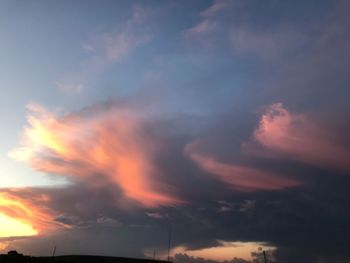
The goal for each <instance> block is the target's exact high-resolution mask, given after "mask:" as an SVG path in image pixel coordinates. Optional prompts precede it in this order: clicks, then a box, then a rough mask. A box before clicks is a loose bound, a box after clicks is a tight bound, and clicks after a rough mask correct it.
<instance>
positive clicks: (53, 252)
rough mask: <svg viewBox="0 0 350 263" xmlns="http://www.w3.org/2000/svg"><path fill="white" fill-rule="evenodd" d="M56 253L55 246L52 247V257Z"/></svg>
mask: <svg viewBox="0 0 350 263" xmlns="http://www.w3.org/2000/svg"><path fill="white" fill-rule="evenodd" d="M55 254H56V246H54V247H53V251H52V257H54V256H55Z"/></svg>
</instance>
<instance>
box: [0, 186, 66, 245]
mask: <svg viewBox="0 0 350 263" xmlns="http://www.w3.org/2000/svg"><path fill="white" fill-rule="evenodd" d="M48 202H49V197H48V196H47V195H45V194H37V193H35V192H32V191H30V189H0V216H1V217H2V219H3V220H2V221H6V222H7V227H8V229H2V231H0V237H16V236H17V237H18V238H19V239H21V238H22V237H23V236H33V235H38V234H41V233H43V232H45V233H50V232H51V231H54V230H55V229H58V228H60V227H62V226H63V225H62V224H60V223H59V222H53V221H52V218H53V217H54V211H53V210H52V209H50V208H49V207H48V206H47V204H48ZM4 226H5V224H3V225H2V227H4ZM20 232H21V234H18V233H20Z"/></svg>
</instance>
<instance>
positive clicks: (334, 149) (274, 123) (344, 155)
mask: <svg viewBox="0 0 350 263" xmlns="http://www.w3.org/2000/svg"><path fill="white" fill-rule="evenodd" d="M333 134H334V133H332V131H331V130H329V129H328V128H327V127H323V126H322V125H321V124H319V123H317V122H315V121H314V120H313V119H312V118H311V117H310V116H309V115H308V114H305V113H301V114H297V113H291V112H289V111H288V110H287V109H285V108H284V106H283V105H282V104H281V103H276V104H272V105H270V106H268V107H267V109H266V111H265V112H264V114H263V115H262V116H261V119H260V123H259V126H258V128H257V129H256V130H255V131H254V135H253V137H254V140H255V141H256V142H257V143H258V144H260V145H261V146H262V147H263V148H264V149H265V150H266V153H267V154H274V155H275V156H276V157H281V156H285V157H288V158H291V159H295V160H298V161H301V162H305V163H310V164H313V165H316V166H320V167H332V168H338V169H343V170H349V169H350V165H349V162H348V158H349V156H350V151H349V149H348V148H347V147H346V146H344V145H342V144H341V143H339V142H337V140H336V138H334V135H333Z"/></svg>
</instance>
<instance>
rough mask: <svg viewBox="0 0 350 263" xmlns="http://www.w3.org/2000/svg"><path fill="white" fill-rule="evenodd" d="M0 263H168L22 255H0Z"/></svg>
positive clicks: (93, 257) (90, 257) (108, 258)
mask: <svg viewBox="0 0 350 263" xmlns="http://www.w3.org/2000/svg"><path fill="white" fill-rule="evenodd" d="M0 263H169V262H168V261H162V260H152V259H139V258H125V257H105V256H87V255H67V256H55V257H31V256H24V255H22V254H14V253H13V254H7V255H0Z"/></svg>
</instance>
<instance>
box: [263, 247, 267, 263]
mask: <svg viewBox="0 0 350 263" xmlns="http://www.w3.org/2000/svg"><path fill="white" fill-rule="evenodd" d="M263 254H264V259H265V263H267V257H266V252H265V250H263Z"/></svg>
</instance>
